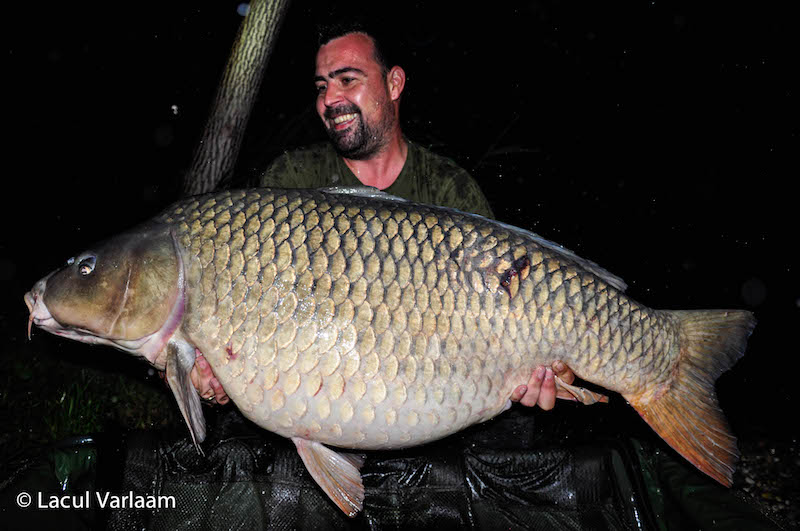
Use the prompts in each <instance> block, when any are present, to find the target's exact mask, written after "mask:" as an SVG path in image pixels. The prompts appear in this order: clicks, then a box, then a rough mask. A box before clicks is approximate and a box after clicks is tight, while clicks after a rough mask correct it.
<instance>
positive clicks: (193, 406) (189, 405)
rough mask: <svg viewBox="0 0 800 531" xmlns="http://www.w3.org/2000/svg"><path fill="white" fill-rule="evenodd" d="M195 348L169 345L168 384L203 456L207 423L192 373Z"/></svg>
mask: <svg viewBox="0 0 800 531" xmlns="http://www.w3.org/2000/svg"><path fill="white" fill-rule="evenodd" d="M194 359H195V348H194V347H193V346H191V345H188V344H183V343H179V342H176V341H170V342H169V344H168V345H167V375H166V379H167V384H169V388H170V389H171V390H172V394H174V395H175V400H176V401H177V402H178V408H179V409H180V410H181V415H183V420H185V421H186V425H187V426H188V427H189V433H190V434H191V435H192V442H194V446H195V448H197V451H198V452H199V453H200V455H203V449H202V448H200V443H201V442H203V441H204V440H205V438H206V421H205V417H204V416H203V408H202V405H201V404H200V397H199V396H198V394H197V391H195V388H194V385H193V384H192V379H191V377H190V373H191V371H192V367H194Z"/></svg>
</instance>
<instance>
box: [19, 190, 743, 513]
mask: <svg viewBox="0 0 800 531" xmlns="http://www.w3.org/2000/svg"><path fill="white" fill-rule="evenodd" d="M624 290H625V284H624V282H622V281H621V280H620V279H619V278H617V277H615V276H613V275H611V274H610V273H608V272H607V271H605V270H603V269H602V268H600V267H599V266H597V265H596V264H594V263H592V262H590V261H587V260H584V259H582V258H579V257H578V256H576V255H575V254H574V253H572V252H571V251H568V250H566V249H564V248H563V247H561V246H559V245H557V244H554V243H552V242H549V241H547V240H545V239H543V238H541V237H540V236H537V235H535V234H533V233H530V232H527V231H524V230H522V229H518V228H516V227H512V226H510V225H505V224H502V223H498V222H495V221H492V220H488V219H486V218H482V217H480V216H475V215H471V214H465V213H462V212H458V211H455V210H450V209H444V208H438V207H433V206H428V205H421V204H415V203H410V202H406V201H403V200H399V199H397V198H392V197H391V196H387V195H386V194H381V193H377V192H370V191H365V190H321V191H313V190H269V189H258V190H243V191H226V192H220V193H216V194H211V195H207V196H202V197H197V198H190V199H187V200H184V201H181V202H179V203H176V204H175V205H173V206H172V207H170V208H169V209H167V210H166V211H165V212H164V213H163V214H161V215H160V216H158V217H157V218H155V219H154V220H151V221H150V222H148V223H146V224H145V225H143V226H142V227H140V228H137V229H134V230H132V231H130V232H129V233H125V234H123V235H120V236H119V237H118V238H117V239H112V240H110V241H109V242H107V243H105V244H102V245H101V246H99V247H97V248H95V249H94V250H90V251H87V252H86V253H84V254H82V255H78V257H76V258H75V259H74V260H72V261H70V262H69V263H68V265H67V266H65V268H62V269H61V270H58V271H56V272H54V273H52V274H51V275H49V276H47V277H45V278H44V279H42V280H40V281H39V282H38V283H37V284H36V285H35V286H34V288H33V289H32V290H31V292H30V293H28V294H26V296H25V301H26V303H27V304H28V307H29V309H30V310H31V321H32V322H35V323H36V324H37V325H38V326H41V327H42V328H44V329H46V330H48V331H51V332H52V333H55V334H59V335H63V336H65V337H70V338H73V339H77V340H80V341H86V342H91V343H108V344H112V345H114V346H116V347H118V348H120V349H122V350H125V351H128V352H131V353H134V354H137V355H140V356H143V357H144V358H146V359H147V360H148V361H150V362H151V363H152V364H154V365H155V366H157V367H159V368H164V367H166V373H167V381H168V382H169V384H170V387H171V388H172V390H173V392H174V394H175V396H176V399H177V401H178V405H179V406H180V408H181V412H182V414H183V416H184V419H185V420H186V422H187V424H188V426H189V428H190V433H191V435H192V437H193V439H194V440H195V443H196V444H198V449H200V446H199V443H200V442H202V441H203V439H204V437H205V424H204V421H203V419H202V410H201V409H200V404H199V399H198V397H197V394H196V393H195V391H194V388H193V387H192V384H191V381H190V380H189V371H190V370H191V368H192V365H193V364H194V359H195V352H196V351H199V352H201V353H202V354H203V355H204V356H205V357H206V359H207V361H208V362H209V364H210V365H211V367H212V368H213V371H214V373H215V375H216V377H217V378H218V380H219V381H220V382H221V384H222V385H223V387H224V388H225V390H226V392H227V394H228V395H229V396H230V398H231V399H232V400H233V402H234V403H235V404H236V405H237V406H238V407H239V408H240V409H241V411H242V412H243V413H244V415H245V416H247V417H248V418H249V419H251V420H252V421H253V422H255V423H256V424H258V425H259V426H262V427H263V428H266V429H268V430H270V431H273V432H275V433H278V434H280V435H283V436H285V437H288V438H291V439H292V441H294V443H295V445H296V446H297V449H298V452H299V454H300V456H301V458H302V459H303V462H304V463H305V464H306V466H307V468H308V470H309V472H310V473H311V475H312V477H313V478H314V479H315V480H316V481H317V483H318V484H319V485H320V486H321V487H322V488H323V489H324V490H325V492H326V493H327V494H328V495H329V496H330V497H331V499H332V500H333V501H334V502H335V503H337V505H339V507H340V508H342V510H343V511H345V512H346V513H347V514H349V515H351V516H352V515H354V514H355V513H356V512H357V511H358V510H360V508H361V504H362V501H363V497H364V494H363V485H362V482H361V478H360V474H359V472H358V467H359V466H360V463H361V460H359V459H356V458H354V457H353V456H347V455H340V454H338V453H337V452H334V451H333V450H331V449H329V448H327V447H325V446H324V445H323V444H329V445H332V446H336V447H341V448H353V449H389V448H402V447H407V446H413V445H417V444H422V443H425V442H428V441H431V440H435V439H439V438H441V437H444V436H446V435H448V434H451V433H454V432H456V431H458V430H460V429H463V428H465V427H467V426H469V425H471V424H474V423H476V422H482V421H485V420H488V419H489V418H492V417H493V416H495V415H497V414H498V413H500V412H502V411H503V410H505V409H506V408H508V407H510V405H511V402H510V400H509V398H510V396H511V393H512V391H513V390H514V389H515V388H516V387H517V386H518V385H522V384H525V383H527V381H528V378H529V376H530V374H531V372H532V371H533V370H534V369H535V368H536V367H537V366H541V365H550V364H551V363H553V362H554V361H556V360H562V361H564V362H565V363H566V364H567V365H568V366H569V367H570V368H571V369H572V370H573V371H574V372H575V374H577V375H578V376H580V377H582V378H583V379H585V380H587V381H590V382H593V383H595V384H597V385H600V386H602V387H605V388H607V389H611V390H613V391H617V392H619V393H621V394H622V396H623V397H624V398H625V399H626V400H627V401H628V402H629V403H630V404H631V405H632V406H633V407H634V408H636V410H637V411H638V412H639V413H640V415H641V416H642V417H643V418H644V420H645V421H647V422H648V423H649V424H650V425H651V426H652V427H653V428H654V429H655V430H656V431H657V432H658V433H659V435H661V436H662V437H663V438H664V439H665V440H666V441H667V442H668V443H669V444H670V445H672V446H673V447H674V448H676V449H677V450H678V451H679V452H680V453H681V454H682V455H683V456H684V457H686V458H687V459H688V460H689V461H691V462H692V463H693V464H695V465H696V466H697V467H698V468H700V469H701V470H702V471H703V472H705V473H707V474H709V475H710V476H712V477H714V478H715V479H717V480H718V481H720V482H722V483H723V484H726V485H730V482H731V477H732V473H733V465H734V463H735V461H736V459H737V457H738V450H737V449H736V441H735V438H734V437H733V436H732V435H730V433H729V430H728V427H727V423H726V421H725V419H724V416H723V415H722V412H721V410H720V409H719V407H718V405H717V403H716V397H715V395H714V382H715V380H716V378H717V377H718V376H719V375H720V374H721V373H722V372H723V371H725V370H727V369H728V368H730V366H731V365H732V364H733V363H735V362H736V360H737V359H738V358H739V357H741V356H742V355H743V353H744V349H745V345H746V339H747V337H748V336H749V334H750V332H751V331H752V329H753V327H754V325H755V320H754V319H753V317H752V315H751V314H750V313H749V312H744V311H735V310H699V311H692V312H686V311H666V310H654V309H651V308H648V307H646V306H644V305H641V304H639V303H637V302H636V301H634V300H632V299H630V298H629V297H628V296H627V295H625V294H624ZM121 293H124V296H121ZM120 301H122V302H120ZM115 304H117V305H119V304H121V305H122V307H115ZM557 384H558V386H559V388H560V389H561V390H562V391H563V392H569V393H571V394H573V395H574V396H575V397H576V398H577V399H578V400H580V401H582V402H584V403H592V402H594V401H598V400H600V401H605V400H607V398H606V397H603V396H602V395H599V394H597V393H593V392H590V391H587V390H585V389H581V388H578V387H574V386H572V385H568V384H566V383H565V382H562V381H560V380H559V381H558V382H557Z"/></svg>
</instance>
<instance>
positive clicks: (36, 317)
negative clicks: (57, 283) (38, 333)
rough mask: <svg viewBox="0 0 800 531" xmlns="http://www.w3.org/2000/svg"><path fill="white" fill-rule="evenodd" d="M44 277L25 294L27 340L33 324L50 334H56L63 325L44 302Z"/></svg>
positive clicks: (45, 281) (45, 284)
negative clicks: (27, 313)
mask: <svg viewBox="0 0 800 531" xmlns="http://www.w3.org/2000/svg"><path fill="white" fill-rule="evenodd" d="M48 278H49V276H48V277H45V278H43V279H41V280H40V281H39V282H37V283H36V285H35V286H33V289H31V290H30V291H29V292H27V293H26V294H25V296H24V297H23V299H24V300H25V306H27V307H28V312H30V315H29V316H28V340H30V339H31V328H32V327H33V325H36V326H38V327H39V328H42V329H44V330H46V331H48V332H50V333H52V334H58V332H59V331H60V330H63V329H64V327H63V326H61V324H59V322H58V321H56V320H55V318H54V317H53V316H52V315H51V314H50V310H48V309H47V306H45V304H44V300H43V299H44V297H43V295H44V290H45V288H46V287H47V279H48Z"/></svg>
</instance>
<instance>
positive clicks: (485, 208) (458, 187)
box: [436, 168, 494, 219]
mask: <svg viewBox="0 0 800 531" xmlns="http://www.w3.org/2000/svg"><path fill="white" fill-rule="evenodd" d="M436 204H437V205H442V206H448V207H451V208H457V209H458V210H462V211H464V212H472V213H473V214H480V215H481V216H485V217H487V218H492V219H494V212H492V208H491V207H490V206H489V201H487V200H486V196H484V195H483V192H482V191H481V188H480V186H478V183H476V182H475V179H473V178H472V176H471V175H470V174H469V173H467V171H466V170H464V169H460V168H459V171H458V172H456V173H455V174H453V175H452V176H451V177H450V178H449V179H444V180H443V182H442V185H441V186H440V187H438V193H437V198H436Z"/></svg>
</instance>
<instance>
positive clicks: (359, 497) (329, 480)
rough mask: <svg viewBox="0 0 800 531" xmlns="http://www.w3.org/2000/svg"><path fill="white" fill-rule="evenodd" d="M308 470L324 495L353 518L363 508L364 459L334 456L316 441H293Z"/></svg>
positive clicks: (350, 455)
mask: <svg viewBox="0 0 800 531" xmlns="http://www.w3.org/2000/svg"><path fill="white" fill-rule="evenodd" d="M292 441H293V442H294V444H295V446H296V447H297V453H299V454H300V458H301V459H302V460H303V464H304V465H306V470H308V473H309V474H311V477H312V478H314V481H316V482H317V484H318V485H319V486H320V487H322V490H323V491H325V494H327V495H328V497H329V498H330V499H331V500H332V501H333V502H334V503H335V504H336V506H337V507H339V509H341V510H342V512H344V514H346V515H347V516H349V517H350V518H353V517H355V516H356V515H357V514H358V512H359V511H360V510H361V508H362V507H363V506H364V484H363V482H362V481H361V472H359V469H360V468H361V465H362V464H363V462H364V461H363V459H362V458H361V457H360V456H358V455H355V454H342V453H338V452H335V451H333V450H331V449H330V448H328V447H327V446H325V445H323V444H322V443H319V442H316V441H309V440H307V439H302V438H300V437H292Z"/></svg>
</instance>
